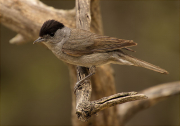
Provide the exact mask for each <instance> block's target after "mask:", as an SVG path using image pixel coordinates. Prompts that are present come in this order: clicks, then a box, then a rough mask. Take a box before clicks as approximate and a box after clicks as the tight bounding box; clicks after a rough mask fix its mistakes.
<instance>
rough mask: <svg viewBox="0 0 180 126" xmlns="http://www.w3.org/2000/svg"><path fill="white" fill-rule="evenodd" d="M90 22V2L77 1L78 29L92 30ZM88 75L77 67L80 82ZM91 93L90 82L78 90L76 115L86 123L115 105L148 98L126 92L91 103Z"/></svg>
mask: <svg viewBox="0 0 180 126" xmlns="http://www.w3.org/2000/svg"><path fill="white" fill-rule="evenodd" d="M90 22H91V14H90V0H76V28H79V29H85V30H90ZM88 73H89V70H88V68H85V67H80V66H78V67H77V76H78V77H77V78H78V80H80V79H82V78H84V77H85V76H87V75H88ZM91 91H92V89H91V82H90V80H87V81H85V82H84V84H83V85H81V88H78V89H77V90H76V114H77V117H78V118H79V119H80V120H81V121H86V120H88V119H89V118H90V117H91V116H92V115H93V114H96V113H97V112H99V111H101V110H103V109H106V108H109V107H112V106H114V105H117V104H122V103H125V102H129V101H134V100H140V99H146V98H147V97H146V96H145V95H144V94H137V92H125V93H118V94H115V95H111V96H108V97H104V98H102V99H99V100H96V101H90V96H91Z"/></svg>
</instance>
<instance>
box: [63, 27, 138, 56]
mask: <svg viewBox="0 0 180 126" xmlns="http://www.w3.org/2000/svg"><path fill="white" fill-rule="evenodd" d="M135 45H137V44H136V43H135V42H133V41H132V40H124V39H117V38H113V37H108V36H102V35H97V34H94V33H91V32H89V31H86V30H81V29H72V31H71V36H70V38H69V39H68V41H66V42H65V43H64V45H63V47H62V51H63V52H64V53H66V54H68V55H71V56H76V57H79V56H82V55H88V54H92V53H103V52H107V51H114V50H118V49H121V48H125V49H128V48H127V47H129V46H135Z"/></svg>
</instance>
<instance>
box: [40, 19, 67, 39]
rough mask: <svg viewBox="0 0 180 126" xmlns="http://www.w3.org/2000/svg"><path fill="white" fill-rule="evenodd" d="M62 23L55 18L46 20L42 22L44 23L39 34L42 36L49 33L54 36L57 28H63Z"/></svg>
mask: <svg viewBox="0 0 180 126" xmlns="http://www.w3.org/2000/svg"><path fill="white" fill-rule="evenodd" d="M63 27H64V25H63V24H62V23H60V22H58V21H55V20H47V21H45V22H44V24H43V25H42V27H41V30H40V32H39V36H40V37H42V36H43V35H47V34H48V35H50V36H54V33H55V32H56V31H57V30H58V29H61V28H63Z"/></svg>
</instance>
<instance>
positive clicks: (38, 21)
mask: <svg viewBox="0 0 180 126" xmlns="http://www.w3.org/2000/svg"><path fill="white" fill-rule="evenodd" d="M75 12H76V11H75V9H71V10H61V9H54V8H53V7H49V6H47V5H45V4H43V3H42V2H40V1H39V0H0V23H1V24H3V25H5V26H7V27H8V28H9V29H11V30H13V31H15V32H17V34H18V35H17V36H16V37H15V38H13V39H11V40H10V42H11V43H14V44H15V43H16V44H19V43H24V42H27V41H32V40H33V41H34V40H35V39H37V37H38V33H39V29H40V27H41V25H42V23H43V22H44V21H46V20H48V19H55V20H58V21H60V22H62V23H64V24H65V25H66V26H68V27H71V28H75V26H76V22H75ZM91 19H92V20H91V28H90V29H91V31H92V32H95V33H98V34H102V23H101V22H102V21H101V14H100V7H99V0H92V1H91ZM68 68H69V73H70V79H71V88H72V92H73V90H74V84H75V83H76V82H77V73H76V67H75V66H73V65H69V64H68ZM91 82H92V88H93V91H92V96H91V100H95V101H97V99H100V98H102V97H104V96H110V95H112V94H115V85H114V77H113V69H112V68H111V66H110V65H104V66H101V67H99V68H97V69H96V75H94V76H93V77H92V79H91ZM173 85H175V84H173ZM173 85H172V84H169V86H167V85H162V87H161V86H157V87H154V88H152V89H151V93H152V94H154V96H153V95H152V96H153V97H154V98H153V97H152V96H151V95H149V93H150V90H145V91H143V92H142V93H144V94H146V95H147V96H148V97H149V99H148V100H143V101H134V102H129V103H125V104H121V105H120V106H121V107H120V111H119V109H118V111H117V107H111V108H108V109H105V110H103V111H99V112H98V116H93V117H92V118H91V119H90V120H89V121H88V122H86V123H82V122H80V121H79V120H78V119H77V117H76V114H75V112H76V110H75V109H76V107H75V105H76V104H75V95H74V94H72V123H73V125H84V126H85V125H92V124H93V125H94V126H95V125H120V124H125V123H126V122H127V121H128V120H129V119H130V118H131V117H132V116H133V115H134V114H135V113H137V112H139V111H140V110H142V109H145V108H147V107H150V106H152V105H154V104H155V103H158V102H159V101H161V99H164V98H168V96H171V95H173V94H176V93H179V92H180V91H179V90H178V89H179V86H177V87H176V86H173ZM177 85H179V82H178V83H177ZM167 87H168V88H167ZM153 90H154V91H153ZM158 90H159V92H161V93H157V94H156V93H155V92H156V91H157V92H158ZM148 92H149V93H148ZM153 92H154V93H153ZM163 92H164V93H163ZM165 92H171V93H169V94H168V93H165ZM151 93H150V94H151ZM155 94H156V95H155ZM165 94H166V95H165ZM89 96H90V95H89ZM113 96H114V95H113ZM155 96H156V97H155ZM119 98H122V97H119ZM153 99H154V100H153ZM101 100H102V101H104V99H100V101H101ZM108 100H110V101H112V100H113V99H108ZM151 100H152V101H153V102H150V101H151ZM106 101H107V99H106ZM100 103H102V102H100ZM106 103H107V102H106ZM115 103H116V102H115ZM105 106H106V105H103V107H104V108H105ZM103 107H102V108H103ZM141 107H142V108H141ZM102 108H101V109H102ZM104 108H103V109H104ZM117 114H119V115H120V116H119V118H118V117H117ZM118 120H120V122H118Z"/></svg>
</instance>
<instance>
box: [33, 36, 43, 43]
mask: <svg viewBox="0 0 180 126" xmlns="http://www.w3.org/2000/svg"><path fill="white" fill-rule="evenodd" d="M43 41H44V39H43V38H42V37H39V38H38V39H36V40H35V41H34V42H33V44H35V43H39V42H43Z"/></svg>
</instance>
